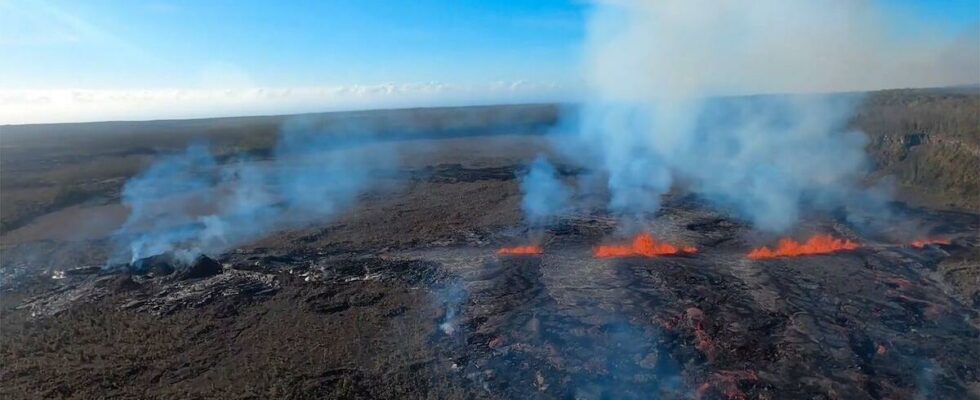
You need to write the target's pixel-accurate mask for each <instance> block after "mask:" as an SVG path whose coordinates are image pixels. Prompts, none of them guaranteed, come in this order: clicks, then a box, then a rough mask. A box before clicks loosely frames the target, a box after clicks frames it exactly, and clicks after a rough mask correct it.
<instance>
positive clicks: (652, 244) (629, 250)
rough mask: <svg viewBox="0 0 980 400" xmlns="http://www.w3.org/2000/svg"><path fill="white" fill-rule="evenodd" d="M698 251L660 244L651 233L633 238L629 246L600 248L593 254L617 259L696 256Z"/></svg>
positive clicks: (687, 247) (689, 247) (688, 247)
mask: <svg viewBox="0 0 980 400" xmlns="http://www.w3.org/2000/svg"><path fill="white" fill-rule="evenodd" d="M697 251H698V249H696V248H694V247H691V246H686V247H683V248H680V247H677V246H674V245H672V244H669V243H660V242H657V240H656V239H654V238H653V235H651V234H649V233H641V234H639V235H637V236H636V237H635V238H633V241H632V242H631V243H630V244H628V245H618V246H599V247H596V248H595V249H594V250H593V252H594V253H595V256H596V257H599V258H615V257H656V256H665V255H677V254H694V253H697Z"/></svg>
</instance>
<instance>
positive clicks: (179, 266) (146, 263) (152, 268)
mask: <svg viewBox="0 0 980 400" xmlns="http://www.w3.org/2000/svg"><path fill="white" fill-rule="evenodd" d="M128 269H129V271H131V273H133V274H135V275H148V276H151V277H156V276H167V275H171V274H174V273H175V272H176V275H175V277H176V279H177V280H188V279H200V278H206V277H209V276H214V275H218V274H220V273H221V272H222V266H221V263H219V262H217V261H215V260H214V259H212V258H210V257H208V256H205V255H199V256H197V258H195V259H194V261H192V262H191V263H190V264H186V262H185V261H182V260H180V259H178V258H177V257H174V255H173V254H170V253H164V254H157V255H155V256H150V257H146V258H141V259H139V260H136V261H134V262H133V263H132V264H131V265H130V266H129V268H128Z"/></svg>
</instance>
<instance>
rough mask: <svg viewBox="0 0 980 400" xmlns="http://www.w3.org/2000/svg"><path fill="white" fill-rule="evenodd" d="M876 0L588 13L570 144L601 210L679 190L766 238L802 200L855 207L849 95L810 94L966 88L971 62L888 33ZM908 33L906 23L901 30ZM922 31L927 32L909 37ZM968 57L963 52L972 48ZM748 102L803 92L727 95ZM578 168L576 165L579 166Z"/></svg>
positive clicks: (862, 163)
mask: <svg viewBox="0 0 980 400" xmlns="http://www.w3.org/2000/svg"><path fill="white" fill-rule="evenodd" d="M876 5H877V6H880V5H881V3H869V2H850V1H846V2H845V1H778V0H761V1H744V2H743V1H691V0H684V1H670V0H667V1H635V2H604V3H600V4H597V5H596V8H595V11H594V13H593V15H592V17H591V18H590V20H589V29H588V39H587V44H586V48H585V55H586V57H585V59H586V60H587V64H586V65H585V68H584V70H585V71H586V81H587V83H588V86H589V91H590V96H589V98H588V100H587V101H586V103H585V105H584V107H583V110H582V112H581V116H580V121H579V125H580V126H579V132H580V137H579V138H580V139H581V140H582V141H583V142H584V146H581V147H580V148H585V149H593V150H594V152H595V154H593V156H594V159H596V160H598V161H597V164H598V165H593V167H595V168H597V169H599V170H600V171H602V172H604V173H606V174H607V175H608V182H607V183H608V187H609V191H610V196H611V197H610V208H611V209H613V210H614V211H618V212H619V213H621V214H623V215H627V216H633V215H642V214H646V213H649V212H652V211H655V210H656V209H657V208H658V207H659V197H660V196H661V195H662V194H664V193H666V192H667V191H668V190H669V189H670V187H671V186H672V185H673V184H675V183H676V182H677V181H678V180H683V181H684V182H685V183H687V184H688V185H690V187H691V189H692V190H694V191H695V192H697V193H698V194H700V195H702V196H703V197H705V198H707V199H709V200H712V201H714V202H716V203H718V204H721V205H724V206H727V207H732V208H734V209H735V210H737V211H738V212H739V213H741V214H742V215H744V216H745V217H747V218H749V219H750V220H752V221H753V222H754V223H755V224H756V225H757V226H758V227H760V228H762V229H767V230H776V231H778V230H784V229H786V228H788V227H790V226H791V225H792V224H793V223H794V222H795V220H796V219H797V217H798V214H799V212H800V211H799V210H800V207H801V204H802V203H804V202H806V203H808V204H811V205H817V206H849V207H850V206H854V205H857V204H859V202H858V201H855V200H854V199H857V198H861V199H866V198H871V197H869V196H863V195H862V194H863V193H862V191H860V190H857V181H858V180H859V179H860V178H861V177H862V176H864V173H865V167H866V166H867V165H866V164H867V163H866V160H865V155H864V152H863V145H864V137H863V135H862V134H861V133H860V132H853V131H850V130H849V129H848V128H847V123H848V121H849V119H850V117H851V113H852V112H853V109H854V106H855V104H856V103H857V101H859V100H860V98H859V96H857V95H846V96H842V95H835V96H829V95H816V94H812V93H813V92H827V91H839V90H859V89H875V88H885V87H896V86H918V85H942V84H954V83H963V82H973V81H975V80H976V71H977V64H978V63H980V61H978V60H976V59H971V58H966V57H959V58H951V59H950V62H945V61H943V60H944V59H943V58H942V57H941V56H942V55H943V54H946V53H948V52H949V50H950V46H958V45H961V44H962V43H961V42H962V41H950V43H946V42H943V41H941V40H939V39H937V37H938V36H931V35H925V34H924V35H911V34H909V32H908V31H899V30H898V28H899V25H900V23H905V22H907V21H900V20H899V19H898V14H896V13H893V12H890V11H888V10H883V9H881V8H876ZM909 26H910V25H909ZM909 26H904V29H907V30H911V31H915V32H919V33H921V32H928V31H929V30H928V27H909ZM974 49H975V48H974ZM758 93H811V94H809V95H770V96H756V97H725V96H734V95H748V94H758ZM580 158H582V157H580Z"/></svg>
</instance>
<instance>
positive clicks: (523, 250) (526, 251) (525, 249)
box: [497, 245, 544, 256]
mask: <svg viewBox="0 0 980 400" xmlns="http://www.w3.org/2000/svg"><path fill="white" fill-rule="evenodd" d="M497 254H498V255H501V256H537V255H541V254H544V249H542V248H541V246H537V245H529V246H514V247H504V248H501V249H500V250H497Z"/></svg>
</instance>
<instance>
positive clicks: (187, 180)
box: [110, 119, 396, 264]
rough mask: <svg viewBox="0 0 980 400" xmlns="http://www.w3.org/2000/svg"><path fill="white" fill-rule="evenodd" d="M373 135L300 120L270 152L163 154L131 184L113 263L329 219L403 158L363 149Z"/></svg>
mask: <svg viewBox="0 0 980 400" xmlns="http://www.w3.org/2000/svg"><path fill="white" fill-rule="evenodd" d="M373 140H374V139H373V137H372V130H371V129H370V127H364V126H358V125H357V124H350V125H348V126H341V127H333V128H331V129H330V131H329V132H325V131H324V130H323V129H321V128H320V127H317V126H316V125H315V124H314V123H313V121H310V120H305V119H295V120H291V121H289V122H287V123H286V124H285V125H284V126H283V127H282V132H281V137H280V140H279V143H278V144H277V146H276V148H275V149H274V151H273V157H272V158H271V159H268V160H249V159H246V158H242V159H238V160H235V161H233V162H230V163H223V164H222V163H219V162H218V160H217V159H216V158H215V157H214V155H212V154H211V152H210V151H209V149H208V147H207V146H206V145H203V144H195V145H192V146H190V147H188V148H187V150H186V151H184V152H183V153H181V154H177V155H171V156H167V157H164V158H162V159H161V160H159V161H157V162H156V163H155V164H154V165H152V166H151V167H150V168H148V169H147V170H146V171H144V172H142V173H141V174H139V175H137V176H136V177H134V178H133V179H131V180H129V181H128V182H126V185H125V187H124V188H123V194H122V197H123V204H124V205H126V206H127V207H129V208H130V210H131V213H130V215H129V218H128V219H127V221H126V222H125V224H124V225H123V226H122V228H120V229H119V231H117V232H116V236H115V237H116V239H115V240H116V242H117V244H118V246H117V247H118V248H117V251H116V253H115V254H114V256H113V257H112V259H110V264H115V263H125V262H131V261H135V260H138V259H140V258H144V257H148V256H152V255H156V254H161V253H165V252H172V253H174V254H175V255H177V256H178V257H179V258H180V259H182V260H184V261H190V260H193V259H194V258H195V257H197V256H198V255H200V254H204V253H207V254H220V253H222V252H224V251H226V250H228V249H231V248H233V247H235V246H238V245H241V244H244V243H247V242H249V241H253V240H256V239H259V238H261V237H263V236H265V235H267V234H268V233H270V232H272V231H274V230H279V229H287V228H295V227H301V226H303V225H306V224H309V223H312V222H317V221H323V220H324V219H326V218H329V217H331V216H333V215H335V214H336V213H338V212H340V211H342V210H344V209H347V208H349V207H350V206H352V204H353V203H354V202H355V200H356V198H357V196H358V194H360V193H362V192H364V191H365V190H367V189H368V188H370V187H372V185H374V184H376V183H377V182H376V180H375V179H374V178H373V177H372V176H371V171H373V170H377V169H382V168H386V167H390V166H392V165H393V164H394V163H395V162H396V161H395V159H396V157H394V156H395V155H394V154H381V153H384V152H385V149H384V148H377V147H372V148H371V149H370V150H365V149H363V147H365V146H366V145H368V144H370V143H371V142H373ZM364 151H370V152H371V155H370V157H367V156H366V155H365V154H362V153H363V152H364ZM379 152H381V153H379Z"/></svg>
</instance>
